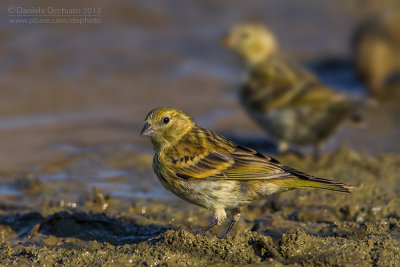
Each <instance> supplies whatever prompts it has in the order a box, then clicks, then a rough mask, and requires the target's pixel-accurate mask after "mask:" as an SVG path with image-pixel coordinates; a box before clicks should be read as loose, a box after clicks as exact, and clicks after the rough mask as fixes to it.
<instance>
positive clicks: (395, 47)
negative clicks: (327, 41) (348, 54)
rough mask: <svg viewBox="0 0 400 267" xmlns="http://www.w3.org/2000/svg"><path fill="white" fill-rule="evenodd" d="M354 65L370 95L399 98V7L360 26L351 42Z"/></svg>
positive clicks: (386, 11)
mask: <svg viewBox="0 0 400 267" xmlns="http://www.w3.org/2000/svg"><path fill="white" fill-rule="evenodd" d="M352 46H353V47H352V48H353V60H354V65H355V68H356V71H357V74H358V76H359V77H360V79H361V80H362V81H363V82H364V83H365V84H366V85H367V88H368V91H369V93H370V94H371V95H372V96H374V97H376V98H378V99H381V100H383V99H385V100H386V99H390V98H391V97H392V96H400V5H397V6H396V7H391V8H388V9H386V10H384V11H383V12H381V13H378V14H374V15H373V16H371V17H368V18H366V19H365V20H364V21H362V22H361V23H360V25H359V26H358V27H357V29H356V30H355V32H354V35H353V40H352Z"/></svg>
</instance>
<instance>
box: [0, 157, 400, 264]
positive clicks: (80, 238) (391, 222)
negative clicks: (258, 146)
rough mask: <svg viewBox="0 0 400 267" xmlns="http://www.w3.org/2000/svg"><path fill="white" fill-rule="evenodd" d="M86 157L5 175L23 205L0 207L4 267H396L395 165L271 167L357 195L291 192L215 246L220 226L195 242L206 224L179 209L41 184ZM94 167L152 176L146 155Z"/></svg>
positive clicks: (357, 161)
mask: <svg viewBox="0 0 400 267" xmlns="http://www.w3.org/2000/svg"><path fill="white" fill-rule="evenodd" d="M91 156H93V154H92V153H88V154H86V155H85V156H84V157H80V158H71V159H69V160H68V161H67V162H64V163H63V164H60V163H59V162H53V163H51V164H50V165H48V166H46V167H45V168H43V169H42V170H40V171H38V172H37V173H36V174H32V173H20V174H15V175H11V174H9V176H10V177H14V176H15V180H14V183H13V184H12V187H14V188H16V189H18V190H20V191H21V195H18V196H15V197H14V198H10V199H8V201H3V202H2V203H1V217H0V233H1V234H0V242H1V245H0V252H1V253H0V255H1V256H0V261H1V263H2V264H5V265H9V264H16V265H21V264H26V265H53V264H54V265H59V264H60V265H83V264H90V265H97V264H106V265H107V264H109V265H128V264H132V265H143V266H155V265H158V264H159V265H163V264H172V265H174V264H177V265H210V264H211V265H232V264H266V265H282V264H284V265H285V264H302V265H345V264H361V265H377V266H395V265H398V264H399V263H400V262H399V259H400V246H399V245H400V197H399V187H398V181H399V179H400V156H399V155H395V154H382V155H381V156H378V157H369V156H366V155H363V154H360V153H357V152H354V151H349V150H339V151H337V152H333V153H328V154H326V155H324V156H323V157H322V158H321V159H320V160H318V161H317V162H315V161H314V160H313V159H312V158H311V157H308V156H306V157H302V158H300V157H299V156H296V155H286V156H282V157H279V159H280V160H281V161H283V162H285V163H287V164H289V165H290V166H293V167H296V168H300V169H301V170H304V171H307V172H310V173H313V174H315V175H318V176H321V177H335V178H336V179H337V180H341V181H343V182H346V183H351V184H353V185H356V186H357V187H358V188H357V189H355V190H354V192H353V193H352V194H344V193H337V192H322V191H313V190H297V191H292V192H287V193H283V194H280V195H277V196H274V197H272V198H270V199H265V200H259V201H256V202H254V204H252V205H251V206H249V207H248V208H245V209H243V216H242V219H241V220H240V222H239V223H238V225H237V226H236V227H235V228H234V233H232V235H231V236H228V238H226V239H218V238H217V237H216V235H217V236H218V235H221V233H222V232H223V231H224V229H225V228H226V225H223V226H219V227H217V228H216V230H215V231H212V232H209V233H207V234H205V235H204V236H195V235H193V234H192V233H193V232H195V231H196V230H199V229H200V228H201V226H204V225H206V224H207V223H208V220H207V217H208V216H210V214H209V212H208V211H207V210H205V209H203V208H198V207H196V206H194V205H191V204H188V203H184V202H183V201H179V200H167V199H164V200H160V199H159V198H156V197H154V198H148V199H141V198H137V199H135V200H127V198H124V197H114V196H113V195H112V194H105V193H104V192H101V191H99V190H98V189H96V188H94V189H93V191H92V192H90V193H87V192H86V193H85V192H84V190H79V189H78V188H79V182H78V181H75V182H72V183H71V182H68V181H62V180H60V181H49V180H48V181H46V182H45V181H44V180H43V179H41V178H40V177H44V176H46V175H48V174H49V172H50V173H63V172H65V171H67V170H68V169H69V172H70V173H71V174H73V173H74V171H77V169H76V168H78V167H77V166H78V165H80V166H82V164H84V163H83V162H82V161H85V160H86V159H87V158H91ZM96 157H97V164H101V165H103V166H110V167H111V166H116V165H117V166H118V168H119V169H129V168H132V164H131V160H132V161H133V160H135V159H136V160H139V161H141V162H143V164H144V165H146V166H148V167H149V166H150V155H148V156H147V158H141V156H140V155H137V154H134V153H133V154H130V155H128V154H125V157H124V160H122V161H121V159H120V157H119V156H118V155H117V156H115V155H113V156H111V157H108V156H105V155H104V154H103V153H96ZM99 157H100V158H103V160H99ZM127 158H129V160H126V159H127ZM146 162H147V163H146ZM74 166H75V167H74ZM111 168H114V167H111ZM148 171H149V170H147V169H143V170H141V172H140V173H141V174H140V176H141V177H142V179H146V180H155V179H156V178H154V177H148V174H147V172H148ZM3 175H5V174H3ZM108 179H113V180H115V181H118V180H122V179H123V177H119V176H114V177H109V178H108ZM152 182H153V181H152ZM138 186H140V185H138ZM149 190H152V189H149ZM79 191H82V192H79ZM28 201H29V205H28V203H27V202H28Z"/></svg>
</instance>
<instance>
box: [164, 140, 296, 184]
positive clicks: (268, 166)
mask: <svg viewBox="0 0 400 267" xmlns="http://www.w3.org/2000/svg"><path fill="white" fill-rule="evenodd" d="M281 166H282V165H281V164H280V163H279V162H278V161H277V160H275V159H273V158H271V157H269V156H267V155H264V154H261V153H258V152H256V151H254V150H252V149H250V148H245V147H241V146H237V147H236V148H235V149H234V150H233V151H225V152H220V151H218V152H217V151H214V152H208V153H204V154H201V155H198V156H196V157H194V158H193V159H190V158H189V160H187V161H186V162H182V164H181V163H180V162H179V163H178V162H176V163H175V165H174V166H171V169H172V170H173V171H174V172H175V175H176V177H178V178H181V179H192V178H207V179H228V180H229V179H236V180H248V179H257V180H259V179H274V178H282V177H285V176H288V175H290V173H289V172H286V171H285V170H284V169H283V168H282V167H281Z"/></svg>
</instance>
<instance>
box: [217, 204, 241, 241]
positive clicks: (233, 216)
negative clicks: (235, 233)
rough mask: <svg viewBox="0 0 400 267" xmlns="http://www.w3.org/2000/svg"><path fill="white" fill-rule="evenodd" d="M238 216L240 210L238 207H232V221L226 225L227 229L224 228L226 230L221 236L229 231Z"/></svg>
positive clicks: (224, 235) (237, 219) (223, 236)
mask: <svg viewBox="0 0 400 267" xmlns="http://www.w3.org/2000/svg"><path fill="white" fill-rule="evenodd" d="M239 218H240V210H239V208H236V209H233V210H232V221H231V223H230V224H229V226H228V229H227V230H226V232H225V233H224V234H223V235H222V236H221V238H225V237H226V236H227V235H228V234H229V233H230V232H231V231H232V228H233V226H234V225H235V223H236V222H237V221H239Z"/></svg>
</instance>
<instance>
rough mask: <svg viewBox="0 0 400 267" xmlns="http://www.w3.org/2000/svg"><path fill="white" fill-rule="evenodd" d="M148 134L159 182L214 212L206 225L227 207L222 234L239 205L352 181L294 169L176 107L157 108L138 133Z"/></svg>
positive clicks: (221, 217) (334, 187) (216, 220)
mask: <svg viewBox="0 0 400 267" xmlns="http://www.w3.org/2000/svg"><path fill="white" fill-rule="evenodd" d="M141 135H142V136H149V137H150V139H151V142H152V143H153V147H154V151H155V155H154V159H153V169H154V172H155V173H156V175H157V177H158V179H159V180H160V182H161V183H162V184H163V186H164V187H165V188H166V189H167V190H169V191H171V192H172V193H174V194H175V195H177V196H178V197H180V198H182V199H184V200H186V201H189V202H191V203H193V204H196V205H199V206H202V207H204V208H207V209H209V210H210V211H212V212H213V213H214V215H213V219H212V222H211V224H210V225H208V226H207V227H205V228H204V229H202V230H201V231H200V232H199V234H202V233H204V232H205V231H207V230H209V229H211V228H212V227H213V226H215V225H219V224H221V223H223V222H224V221H225V220H226V219H227V215H226V212H225V210H231V211H232V221H231V223H230V225H229V227H228V230H227V231H226V232H225V234H224V235H223V237H225V236H226V235H227V234H228V233H229V232H230V231H231V230H232V227H233V225H234V224H235V222H237V221H238V219H239V217H240V211H239V208H240V207H241V206H246V205H248V204H249V203H251V202H252V201H254V200H256V199H259V198H263V197H267V196H269V195H271V194H273V193H280V192H284V191H288V190H291V189H295V188H317V189H327V190H334V191H340V192H346V193H349V192H350V191H349V189H351V188H352V186H349V185H346V184H343V183H339V182H334V181H331V180H327V179H322V178H318V177H314V176H312V175H309V174H306V173H303V172H300V171H297V170H295V169H292V168H290V167H287V166H285V165H283V164H281V163H280V162H279V161H277V160H276V159H274V158H271V157H269V156H267V155H264V154H261V153H258V152H256V151H254V150H253V149H250V148H246V147H242V146H238V145H236V144H235V143H233V142H232V141H229V140H228V139H226V138H224V137H223V136H220V135H218V134H216V133H213V132H212V131H210V130H207V129H204V128H201V127H199V126H197V125H196V123H195V122H194V121H193V120H192V119H191V118H190V117H189V116H188V115H186V114H185V113H184V112H182V111H180V110H177V109H175V108H156V109H154V110H152V111H151V112H150V113H149V114H148V115H147V116H146V119H145V123H144V126H143V129H142V132H141Z"/></svg>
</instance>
